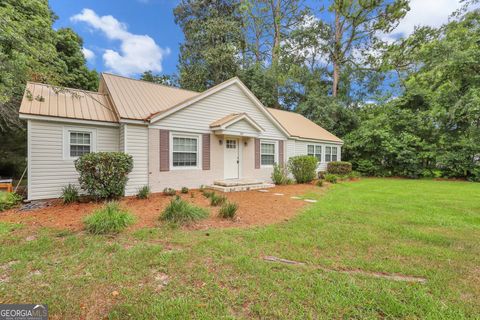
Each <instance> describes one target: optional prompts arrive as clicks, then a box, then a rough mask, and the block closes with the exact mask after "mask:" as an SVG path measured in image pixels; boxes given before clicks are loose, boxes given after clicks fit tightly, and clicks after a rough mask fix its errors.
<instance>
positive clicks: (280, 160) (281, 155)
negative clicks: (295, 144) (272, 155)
mask: <svg viewBox="0 0 480 320" xmlns="http://www.w3.org/2000/svg"><path fill="white" fill-rule="evenodd" d="M283 145H284V143H283V140H280V141H278V164H279V165H280V167H283V166H284V164H285V158H284V157H285V156H284V149H283V148H284V146H283Z"/></svg>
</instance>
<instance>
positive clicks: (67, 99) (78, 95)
mask: <svg viewBox="0 0 480 320" xmlns="http://www.w3.org/2000/svg"><path fill="white" fill-rule="evenodd" d="M19 112H20V113H21V114H30V115H40V116H51V117H62V118H72V119H81V120H95V121H107V122H118V120H117V117H116V116H115V113H114V111H113V107H112V106H111V105H110V104H109V102H108V99H107V96H106V95H105V94H101V93H97V92H91V91H85V90H78V89H70V88H60V87H55V86H50V85H47V84H42V83H35V82H27V87H26V89H25V93H24V95H23V99H22V103H21V105H20V111H19Z"/></svg>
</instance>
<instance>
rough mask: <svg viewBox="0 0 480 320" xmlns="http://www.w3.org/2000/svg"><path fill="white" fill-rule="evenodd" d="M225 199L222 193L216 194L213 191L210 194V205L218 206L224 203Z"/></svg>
mask: <svg viewBox="0 0 480 320" xmlns="http://www.w3.org/2000/svg"><path fill="white" fill-rule="evenodd" d="M225 201H227V197H225V196H224V195H218V194H216V193H215V192H214V193H213V194H212V195H211V196H210V205H211V206H218V205H221V204H224V203H225Z"/></svg>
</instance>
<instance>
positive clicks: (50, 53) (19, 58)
mask: <svg viewBox="0 0 480 320" xmlns="http://www.w3.org/2000/svg"><path fill="white" fill-rule="evenodd" d="M53 20H54V15H53V14H52V12H51V10H50V8H49V6H48V1H47V0H25V1H15V0H5V1H1V2H0V34H1V36H0V130H3V131H4V130H7V129H8V128H10V127H12V126H20V121H19V120H18V114H17V110H18V106H19V104H20V99H21V97H22V95H23V90H24V88H25V82H26V81H27V80H34V81H39V82H50V83H59V82H60V79H61V76H60V75H61V74H62V66H61V62H60V61H59V60H58V59H57V52H56V48H55V32H54V30H53V29H52V23H53ZM32 31H34V32H32Z"/></svg>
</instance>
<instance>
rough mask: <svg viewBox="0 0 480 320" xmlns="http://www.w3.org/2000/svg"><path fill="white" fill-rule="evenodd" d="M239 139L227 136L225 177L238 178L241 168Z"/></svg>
mask: <svg viewBox="0 0 480 320" xmlns="http://www.w3.org/2000/svg"><path fill="white" fill-rule="evenodd" d="M239 149H240V146H239V140H238V139H235V138H225V151H224V155H225V156H224V161H225V162H224V168H225V169H224V170H225V179H238V176H239V174H238V173H239V168H240V156H239V155H240V153H239Z"/></svg>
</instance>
